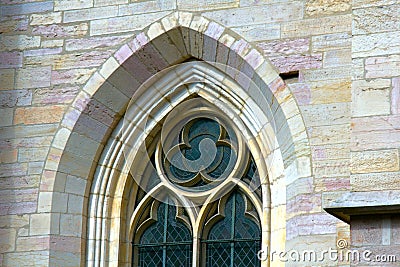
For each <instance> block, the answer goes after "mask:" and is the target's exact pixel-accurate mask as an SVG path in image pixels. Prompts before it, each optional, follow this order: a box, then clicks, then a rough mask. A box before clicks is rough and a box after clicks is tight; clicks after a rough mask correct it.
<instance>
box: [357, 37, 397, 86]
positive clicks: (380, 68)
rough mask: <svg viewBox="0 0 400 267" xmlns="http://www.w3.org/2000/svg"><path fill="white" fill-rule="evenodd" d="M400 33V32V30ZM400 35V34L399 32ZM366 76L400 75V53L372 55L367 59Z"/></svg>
mask: <svg viewBox="0 0 400 267" xmlns="http://www.w3.org/2000/svg"><path fill="white" fill-rule="evenodd" d="M399 33H400V32H399ZM399 36H400V34H399ZM365 71H366V73H365V78H381V77H393V76H399V75H400V55H391V56H388V57H376V58H374V57H371V58H367V59H366V60H365Z"/></svg>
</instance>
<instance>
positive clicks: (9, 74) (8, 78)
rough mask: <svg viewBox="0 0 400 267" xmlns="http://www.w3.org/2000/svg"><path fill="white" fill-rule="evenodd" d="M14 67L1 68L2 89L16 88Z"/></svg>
mask: <svg viewBox="0 0 400 267" xmlns="http://www.w3.org/2000/svg"><path fill="white" fill-rule="evenodd" d="M14 75H15V71H14V69H0V90H10V89H13V88H14Z"/></svg>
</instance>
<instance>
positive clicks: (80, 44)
mask: <svg viewBox="0 0 400 267" xmlns="http://www.w3.org/2000/svg"><path fill="white" fill-rule="evenodd" d="M129 37H131V35H122V36H110V37H92V38H80V39H70V40H67V41H66V42H65V50H66V51H74V50H85V49H93V48H103V47H112V46H116V45H121V44H122V43H124V41H125V40H127V39H128V38H129Z"/></svg>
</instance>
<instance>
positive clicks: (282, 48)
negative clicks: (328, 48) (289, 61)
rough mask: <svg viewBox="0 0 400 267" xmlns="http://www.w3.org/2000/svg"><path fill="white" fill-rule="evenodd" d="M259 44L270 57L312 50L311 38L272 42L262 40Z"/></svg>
mask: <svg viewBox="0 0 400 267" xmlns="http://www.w3.org/2000/svg"><path fill="white" fill-rule="evenodd" d="M257 46H258V47H259V48H260V49H262V50H263V52H264V55H265V56H268V57H274V56H285V55H290V54H296V55H298V54H304V53H308V52H309V50H310V39H309V38H300V39H288V40H278V41H271V42H260V43H257Z"/></svg>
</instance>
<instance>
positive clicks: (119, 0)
mask: <svg viewBox="0 0 400 267" xmlns="http://www.w3.org/2000/svg"><path fill="white" fill-rule="evenodd" d="M168 1H170V0H168ZM128 2H129V0H114V1H112V2H110V1H108V0H94V6H109V5H119V4H126V3H128ZM174 2H175V1H174Z"/></svg>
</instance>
